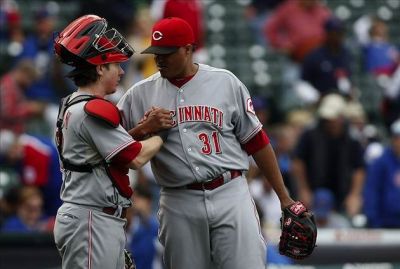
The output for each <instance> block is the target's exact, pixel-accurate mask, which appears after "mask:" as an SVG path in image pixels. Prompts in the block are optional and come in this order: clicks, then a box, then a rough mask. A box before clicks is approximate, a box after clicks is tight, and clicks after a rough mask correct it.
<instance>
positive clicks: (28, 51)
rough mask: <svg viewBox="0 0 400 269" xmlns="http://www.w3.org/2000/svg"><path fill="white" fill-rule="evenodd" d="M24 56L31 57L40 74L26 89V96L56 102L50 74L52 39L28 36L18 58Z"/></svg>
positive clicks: (52, 54)
mask: <svg viewBox="0 0 400 269" xmlns="http://www.w3.org/2000/svg"><path fill="white" fill-rule="evenodd" d="M24 58H27V59H32V60H33V61H34V63H35V66H36V68H37V69H38V71H39V74H40V78H39V79H38V80H37V81H36V82H35V83H34V84H33V85H32V86H31V87H29V88H28V89H27V91H26V95H27V96H28V98H30V99H35V100H43V101H46V102H52V103H58V102H59V97H58V96H57V93H56V90H55V89H54V86H53V82H52V75H51V72H53V71H54V70H53V63H54V45H53V39H52V38H49V39H48V40H46V41H42V40H40V39H39V38H38V37H37V36H34V35H31V36H29V37H28V38H27V39H26V40H25V42H24V44H23V51H22V53H21V54H20V55H19V57H18V60H19V59H24Z"/></svg>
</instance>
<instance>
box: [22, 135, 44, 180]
mask: <svg viewBox="0 0 400 269" xmlns="http://www.w3.org/2000/svg"><path fill="white" fill-rule="evenodd" d="M20 141H21V144H22V146H23V158H22V182H23V184H25V185H35V186H38V187H42V186H45V185H46V184H47V183H48V181H49V180H50V179H49V177H50V173H49V171H50V169H49V167H50V165H51V148H50V147H49V146H47V145H46V144H44V143H43V142H41V141H40V140H39V139H37V138H35V137H32V136H29V135H22V136H21V137H20Z"/></svg>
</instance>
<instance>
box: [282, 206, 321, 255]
mask: <svg viewBox="0 0 400 269" xmlns="http://www.w3.org/2000/svg"><path fill="white" fill-rule="evenodd" d="M281 229H282V234H281V238H280V241H279V253H280V254H282V255H285V256H288V257H291V258H293V259H298V260H301V259H304V258H306V257H308V256H309V255H310V254H311V253H312V252H313V250H314V248H315V243H316V240H317V226H316V224H315V220H314V216H313V215H312V214H311V213H310V212H309V211H308V210H307V208H306V207H305V206H304V204H303V203H302V202H299V201H298V202H295V203H294V204H292V205H290V206H288V207H286V208H285V209H283V211H282V218H281Z"/></svg>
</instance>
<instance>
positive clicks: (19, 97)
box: [0, 59, 46, 134]
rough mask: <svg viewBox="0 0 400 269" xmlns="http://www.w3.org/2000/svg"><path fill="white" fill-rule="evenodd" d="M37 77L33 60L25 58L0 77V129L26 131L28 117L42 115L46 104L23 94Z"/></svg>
mask: <svg viewBox="0 0 400 269" xmlns="http://www.w3.org/2000/svg"><path fill="white" fill-rule="evenodd" d="M37 77H38V72H37V70H36V69H35V66H34V64H33V62H32V61H31V60H27V59H26V60H21V61H19V62H18V63H17V65H16V66H15V67H14V68H13V69H11V70H10V71H9V72H8V73H6V74H4V75H3V76H2V77H1V78H0V130H1V129H9V130H12V131H13V132H15V133H17V134H21V133H23V132H25V131H26V125H27V124H28V121H29V120H30V119H32V118H34V117H41V116H43V113H44V111H45V108H46V104H45V103H43V102H41V101H35V100H29V99H27V98H26V96H25V91H26V89H28V88H29V87H30V86H31V85H32V84H33V83H34V82H35V80H36V79H37Z"/></svg>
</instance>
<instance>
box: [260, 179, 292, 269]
mask: <svg viewBox="0 0 400 269" xmlns="http://www.w3.org/2000/svg"><path fill="white" fill-rule="evenodd" d="M265 181H267V180H265ZM254 204H255V207H256V210H257V213H258V216H259V219H260V224H261V228H263V226H265V224H267V225H268V221H267V220H266V219H265V215H264V212H263V210H262V208H261V207H260V204H259V202H258V201H257V200H255V201H254ZM278 207H279V199H278ZM264 228H265V227H264ZM270 228H273V227H270ZM263 231H265V229H262V235H263V237H264V238H265V240H266V241H269V240H268V239H267V237H266V235H265V233H264V232H263ZM266 252H267V253H266V257H265V258H266V260H267V265H272V264H277V265H279V264H281V265H284V264H293V261H292V260H291V259H290V258H288V257H286V256H283V255H281V254H279V250H278V246H277V245H276V244H267V249H266Z"/></svg>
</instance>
